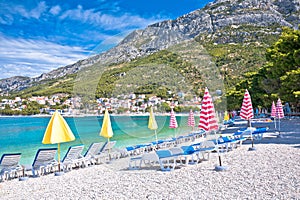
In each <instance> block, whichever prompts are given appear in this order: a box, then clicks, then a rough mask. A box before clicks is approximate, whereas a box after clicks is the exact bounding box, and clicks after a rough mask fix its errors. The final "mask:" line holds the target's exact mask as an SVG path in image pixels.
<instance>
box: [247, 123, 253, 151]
mask: <svg viewBox="0 0 300 200" xmlns="http://www.w3.org/2000/svg"><path fill="white" fill-rule="evenodd" d="M248 123H249V127H250V128H251V121H250V119H248ZM250 132H251V143H252V148H253V147H254V141H253V134H252V130H251V129H250Z"/></svg>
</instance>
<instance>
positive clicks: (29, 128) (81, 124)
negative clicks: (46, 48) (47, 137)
mask: <svg viewBox="0 0 300 200" xmlns="http://www.w3.org/2000/svg"><path fill="white" fill-rule="evenodd" d="M148 118H149V117H148V116H111V122H112V128H113V131H114V136H113V138H111V140H116V141H117V144H116V147H118V148H122V147H125V146H129V145H134V144H141V143H147V142H151V141H155V134H154V131H153V130H149V129H148V128H147V126H148ZM65 119H66V121H67V123H68V124H69V126H70V128H71V129H72V131H73V133H74V135H75V137H76V140H75V141H72V142H68V143H62V144H61V157H63V156H64V155H65V153H66V151H67V149H68V148H69V146H72V145H76V144H84V146H85V151H86V150H87V148H88V146H89V145H90V144H91V143H92V142H100V141H106V139H105V138H103V137H101V136H99V132H100V129H101V126H102V120H103V117H96V116H94V117H65ZM176 119H177V123H178V128H177V129H170V128H169V120H170V118H169V116H156V121H157V123H158V127H159V128H158V130H157V134H158V138H159V139H165V138H170V137H174V135H176V136H179V135H186V134H188V133H190V132H191V127H188V126H187V116H176ZM49 120H50V117H1V118H0V155H2V154H3V153H22V157H21V164H32V162H33V159H34V156H35V154H36V151H37V150H38V149H39V148H49V147H57V145H56V144H53V145H45V144H42V139H43V136H44V132H45V130H46V127H47V125H48V122H49Z"/></svg>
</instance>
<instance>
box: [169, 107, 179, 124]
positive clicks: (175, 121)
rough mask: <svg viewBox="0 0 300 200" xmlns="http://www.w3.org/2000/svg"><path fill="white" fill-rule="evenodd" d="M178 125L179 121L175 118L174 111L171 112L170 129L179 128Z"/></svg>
mask: <svg viewBox="0 0 300 200" xmlns="http://www.w3.org/2000/svg"><path fill="white" fill-rule="evenodd" d="M177 127H178V124H177V120H176V117H175V113H174V111H173V109H172V110H171V116H170V125H169V128H177Z"/></svg>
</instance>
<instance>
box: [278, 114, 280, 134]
mask: <svg viewBox="0 0 300 200" xmlns="http://www.w3.org/2000/svg"><path fill="white" fill-rule="evenodd" d="M278 131H279V134H280V118H279V119H278Z"/></svg>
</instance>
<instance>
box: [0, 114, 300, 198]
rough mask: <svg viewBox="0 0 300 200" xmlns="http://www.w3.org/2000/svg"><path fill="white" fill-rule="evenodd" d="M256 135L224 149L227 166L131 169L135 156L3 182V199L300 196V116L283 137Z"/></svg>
mask: <svg viewBox="0 0 300 200" xmlns="http://www.w3.org/2000/svg"><path fill="white" fill-rule="evenodd" d="M269 133H270V137H267V138H263V139H262V140H255V143H254V145H255V147H256V151H248V148H249V147H250V146H251V143H250V142H245V143H244V144H243V145H242V146H241V147H238V148H237V149H234V150H233V151H229V152H227V153H222V154H221V159H222V164H223V165H224V166H226V167H228V170H227V171H222V172H217V171H215V170H214V168H215V166H217V165H218V164H219V160H218V155H217V153H212V154H211V155H210V159H209V160H208V161H202V162H201V163H198V164H195V165H187V166H185V165H183V166H180V167H179V169H175V170H174V171H171V172H163V171H160V168H159V166H158V165H157V166H154V167H143V168H142V169H140V170H129V169H128V162H129V158H122V159H119V160H114V161H112V162H111V163H110V164H101V165H93V166H90V167H86V168H80V169H74V170H72V171H70V172H67V173H65V174H64V175H63V176H54V175H53V174H49V175H45V176H41V177H37V178H29V179H28V180H27V181H19V180H18V179H13V180H9V181H5V182H1V183H0V199H285V200H287V199H300V164H299V163H300V119H285V120H282V122H281V137H276V135H278V132H276V131H275V130H274V131H272V128H270V130H269Z"/></svg>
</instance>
